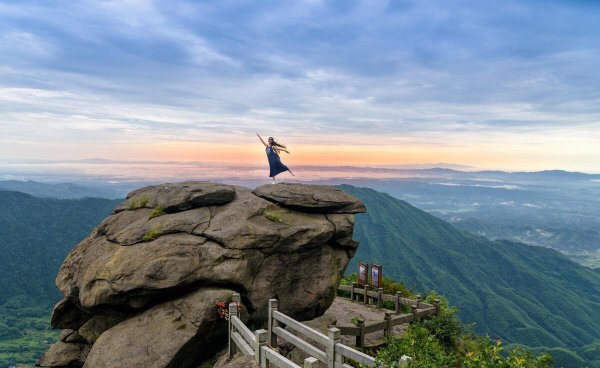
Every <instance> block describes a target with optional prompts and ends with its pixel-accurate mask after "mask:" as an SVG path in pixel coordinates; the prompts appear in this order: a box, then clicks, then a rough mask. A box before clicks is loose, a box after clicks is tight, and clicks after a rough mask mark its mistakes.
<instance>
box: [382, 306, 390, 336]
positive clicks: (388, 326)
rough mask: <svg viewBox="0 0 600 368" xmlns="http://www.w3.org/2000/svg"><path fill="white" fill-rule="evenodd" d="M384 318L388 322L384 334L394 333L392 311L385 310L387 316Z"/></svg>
mask: <svg viewBox="0 0 600 368" xmlns="http://www.w3.org/2000/svg"><path fill="white" fill-rule="evenodd" d="M383 320H384V321H386V322H387V324H386V328H385V330H384V331H383V334H384V335H386V336H387V335H390V334H391V333H392V312H385V317H383Z"/></svg>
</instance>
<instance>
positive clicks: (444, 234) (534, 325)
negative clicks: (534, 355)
mask: <svg viewBox="0 0 600 368" xmlns="http://www.w3.org/2000/svg"><path fill="white" fill-rule="evenodd" d="M339 187H340V188H341V189H343V190H345V191H347V192H348V193H350V194H352V195H354V196H356V197H358V198H359V199H361V200H362V201H363V202H364V203H365V205H366V206H367V208H368V209H369V211H368V212H367V213H366V214H362V215H360V216H357V219H356V226H355V238H356V239H357V240H358V241H359V242H360V243H361V246H360V247H359V248H358V251H357V254H356V256H355V257H354V258H353V260H352V262H351V263H350V266H349V267H350V268H349V270H350V271H352V270H353V269H355V268H356V264H357V262H358V261H360V260H365V261H368V262H374V263H379V264H382V265H383V270H384V274H387V275H388V276H391V277H393V278H395V279H398V280H402V281H403V282H404V283H405V284H406V285H407V286H409V287H415V288H416V289H419V290H430V289H433V290H436V291H439V292H440V293H442V294H443V295H445V296H446V297H448V299H449V301H450V303H451V304H453V305H457V306H458V307H459V309H460V310H461V312H460V314H459V315H460V316H461V318H462V319H463V320H465V321H466V322H475V323H476V325H475V331H476V332H478V333H486V334H490V335H491V336H493V337H496V338H500V339H502V340H504V341H507V342H509V343H521V344H524V345H527V346H531V347H561V348H565V349H571V350H577V349H578V348H581V347H583V346H585V345H586V344H590V343H592V342H593V341H594V340H596V339H600V312H599V311H600V277H599V273H598V272H595V271H592V270H591V269H588V268H586V267H584V266H580V265H578V264H577V263H574V262H573V261H571V260H569V259H568V258H567V257H566V256H564V255H562V254H561V253H559V252H557V251H555V250H551V249H547V248H541V247H533V246H528V245H525V244H521V243H516V242H510V241H491V240H488V239H486V238H483V237H480V236H477V235H473V234H470V233H468V232H466V231H464V230H459V229H457V228H455V227H453V226H452V225H451V224H449V223H447V222H445V221H443V220H441V219H438V218H437V217H434V216H432V215H430V214H428V213H426V212H424V211H421V210H419V209H418V208H416V207H413V206H411V205H410V204H408V203H407V202H404V201H401V200H398V199H396V198H394V197H391V196H389V195H387V194H384V193H379V192H376V191H374V190H372V189H368V188H357V187H352V186H348V185H340V186H339Z"/></svg>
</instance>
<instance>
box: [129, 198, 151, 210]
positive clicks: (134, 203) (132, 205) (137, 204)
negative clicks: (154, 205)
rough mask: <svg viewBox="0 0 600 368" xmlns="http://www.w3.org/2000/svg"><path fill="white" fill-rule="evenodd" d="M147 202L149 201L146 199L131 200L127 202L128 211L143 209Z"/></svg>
mask: <svg viewBox="0 0 600 368" xmlns="http://www.w3.org/2000/svg"><path fill="white" fill-rule="evenodd" d="M149 201H150V199H149V198H148V197H140V198H133V199H132V200H131V202H129V209H130V210H136V209H138V208H142V207H145V206H146V205H147V204H148V202H149Z"/></svg>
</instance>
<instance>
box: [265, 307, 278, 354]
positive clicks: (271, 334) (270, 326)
mask: <svg viewBox="0 0 600 368" xmlns="http://www.w3.org/2000/svg"><path fill="white" fill-rule="evenodd" d="M274 312H277V299H269V323H268V327H267V328H268V331H267V333H268V334H269V344H270V345H271V347H272V348H276V347H277V335H275V332H274V331H273V330H274V329H275V327H277V320H276V319H275V317H274V315H273V314H274Z"/></svg>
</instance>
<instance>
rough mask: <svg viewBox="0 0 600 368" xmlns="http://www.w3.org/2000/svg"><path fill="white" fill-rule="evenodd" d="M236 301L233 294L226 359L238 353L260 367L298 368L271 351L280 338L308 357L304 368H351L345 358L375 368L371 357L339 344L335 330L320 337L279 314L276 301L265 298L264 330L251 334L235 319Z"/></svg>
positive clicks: (317, 333) (320, 334) (237, 313)
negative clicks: (321, 366)
mask: <svg viewBox="0 0 600 368" xmlns="http://www.w3.org/2000/svg"><path fill="white" fill-rule="evenodd" d="M236 299H237V300H239V295H234V299H233V300H234V301H233V302H232V303H230V304H229V347H228V353H229V357H230V358H231V357H233V355H234V354H235V353H236V351H239V352H240V353H241V354H243V355H246V356H251V357H253V358H254V360H255V362H256V363H257V364H259V365H260V367H261V368H266V367H268V366H269V365H270V364H272V365H273V366H275V367H279V368H301V367H300V366H299V365H297V364H296V363H294V362H292V361H291V360H289V359H287V358H286V357H284V356H283V355H281V354H279V353H278V352H277V351H276V350H275V349H276V348H277V339H278V338H282V339H284V340H285V341H287V342H288V343H290V344H292V345H294V346H295V347H296V348H297V349H300V350H302V351H303V352H305V353H306V354H308V355H309V358H306V359H305V360H304V368H316V367H318V366H319V362H322V363H323V364H325V365H326V366H327V367H328V368H352V366H350V365H348V364H346V363H345V361H346V360H347V359H349V360H352V361H354V362H357V363H361V364H363V365H366V366H368V367H376V366H377V364H376V363H375V358H373V357H372V356H369V355H367V354H364V353H362V352H360V351H358V350H355V349H353V348H351V347H349V346H346V345H343V344H341V343H340V330H339V329H338V328H330V329H329V331H328V334H327V335H324V334H322V333H321V332H319V331H317V330H315V329H312V328H310V327H308V326H306V325H304V324H302V323H300V322H298V321H296V320H294V319H292V318H291V317H289V316H287V315H285V314H283V313H281V312H279V311H278V310H277V305H278V302H277V299H269V320H268V330H257V331H254V333H252V332H251V331H250V329H248V327H246V325H245V324H244V323H243V322H242V321H241V319H240V317H239V312H238V303H239V302H236ZM299 335H300V336H299ZM381 367H384V366H383V365H382V366H381ZM381 367H380V368H381Z"/></svg>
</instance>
